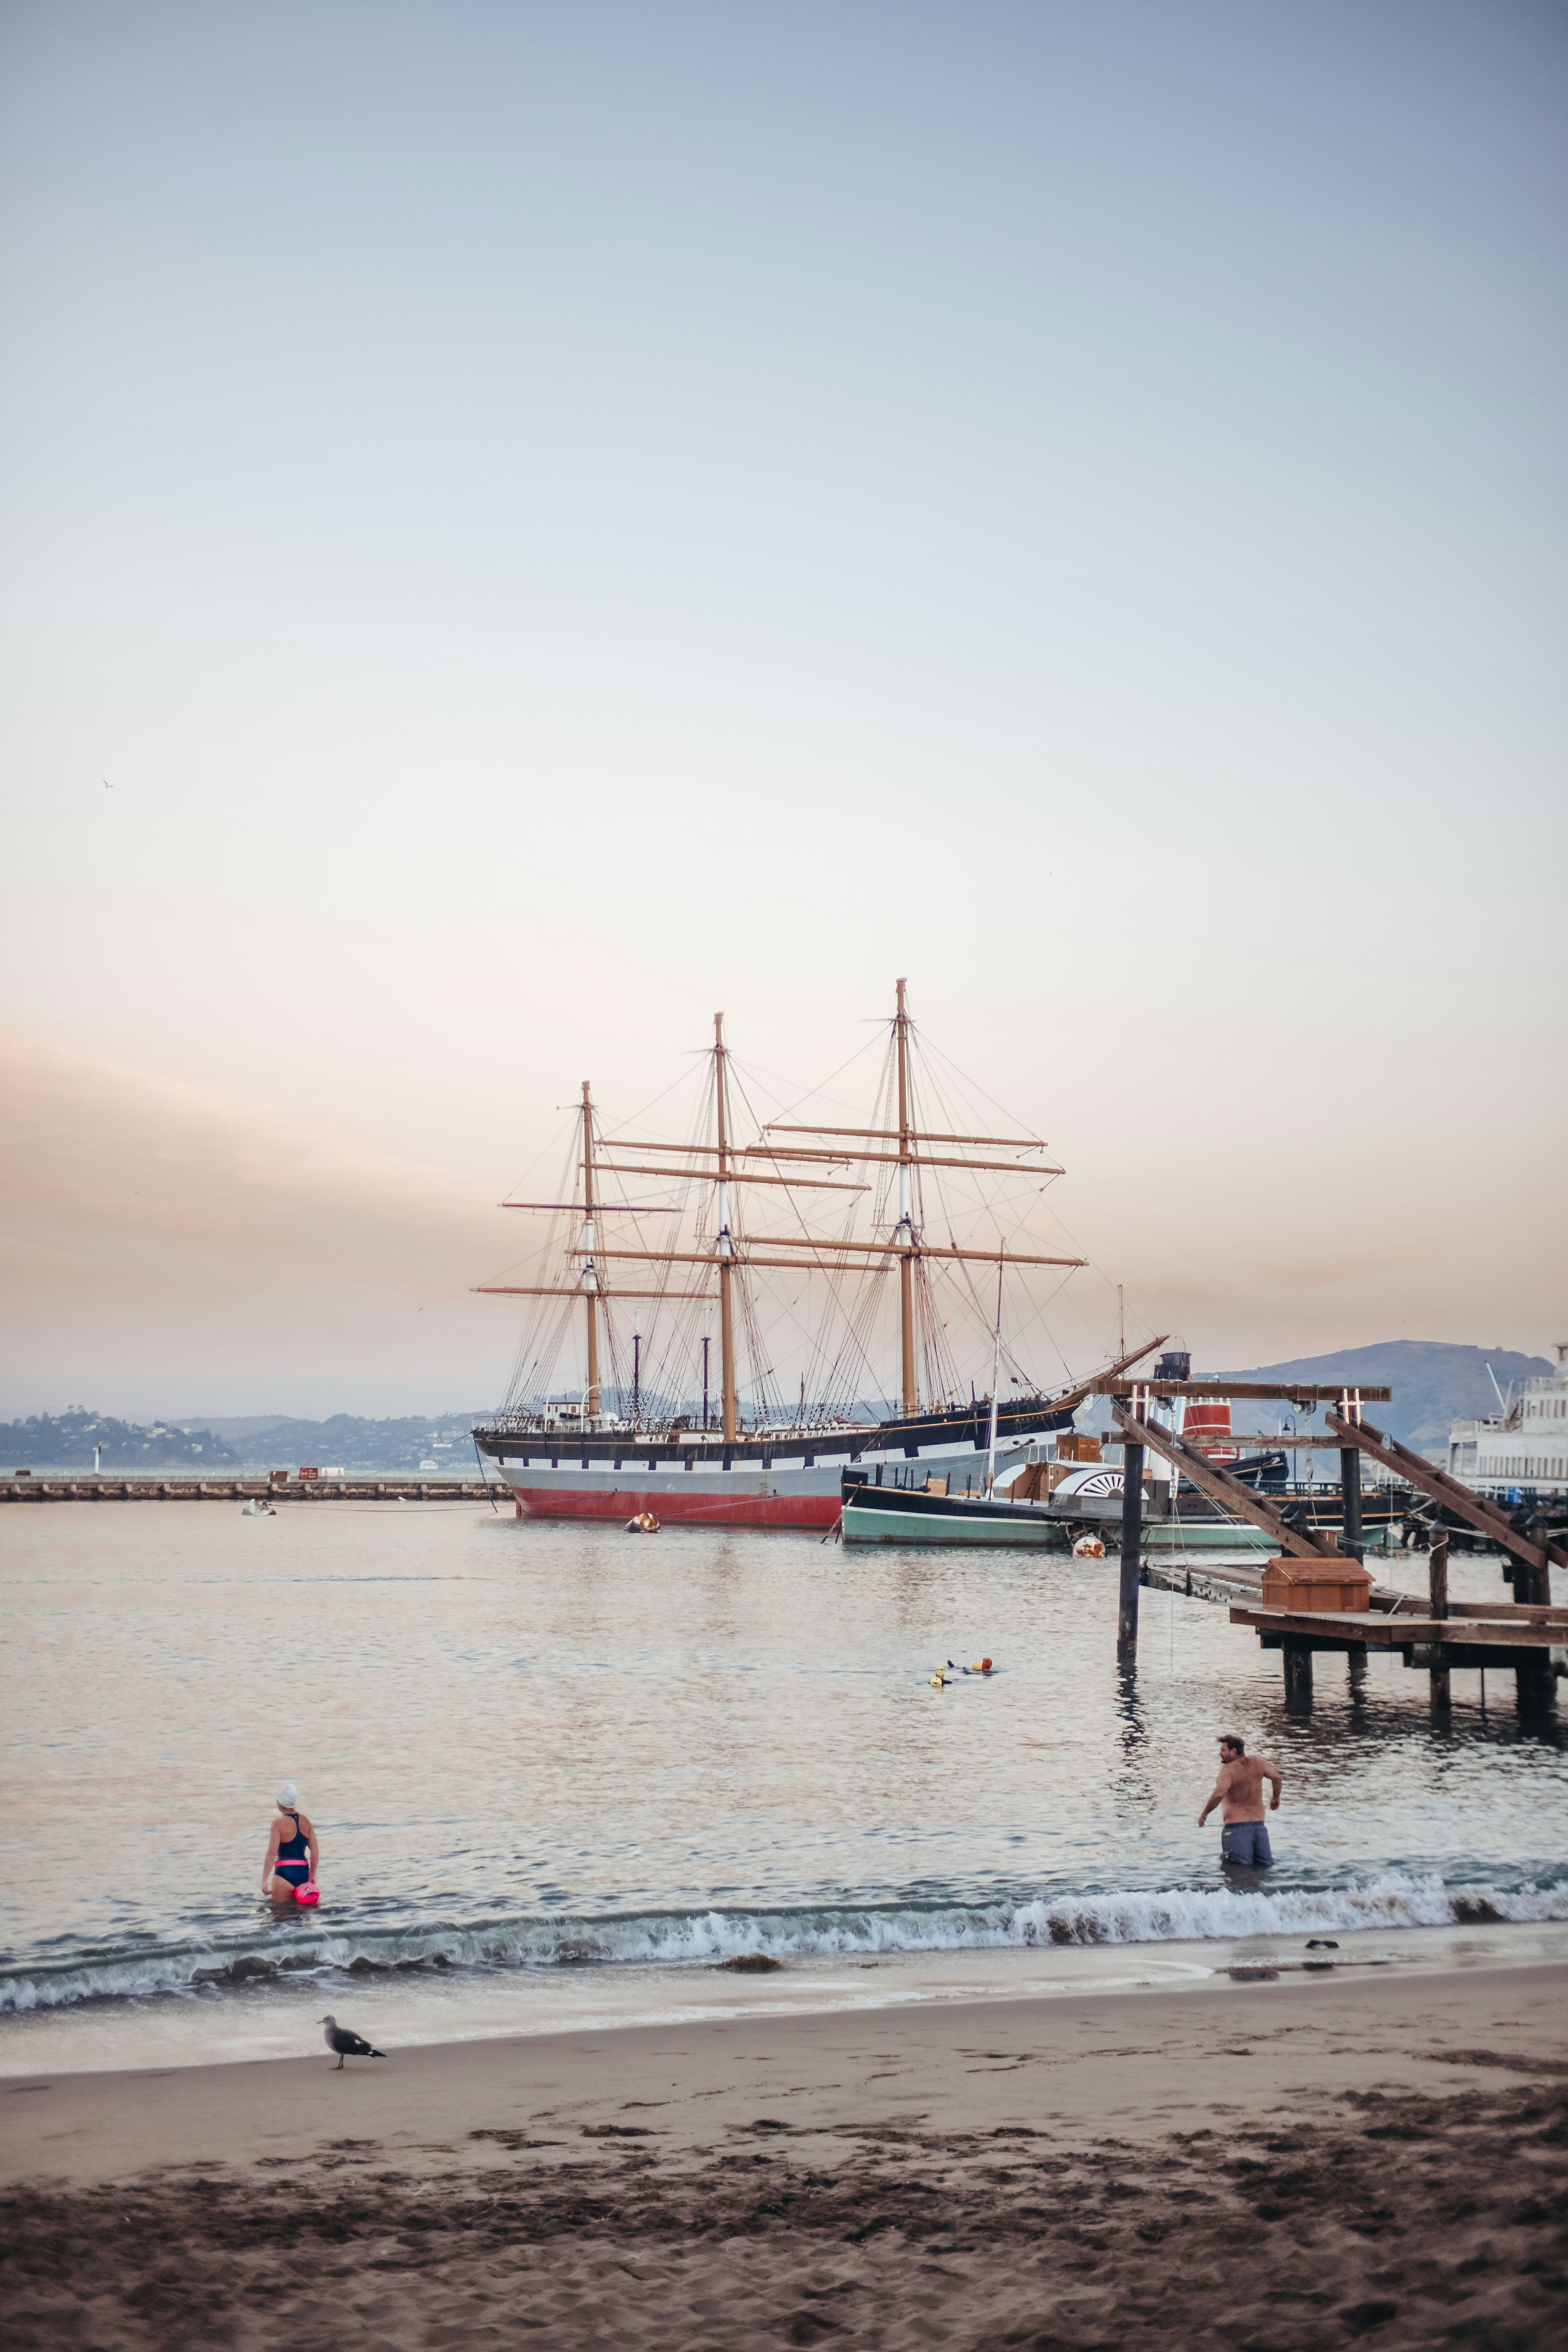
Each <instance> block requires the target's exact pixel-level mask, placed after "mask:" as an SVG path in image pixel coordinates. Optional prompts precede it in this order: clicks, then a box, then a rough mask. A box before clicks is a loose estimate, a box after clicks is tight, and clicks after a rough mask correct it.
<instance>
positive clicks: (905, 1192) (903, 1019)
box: [893, 980, 920, 1412]
mask: <svg viewBox="0 0 1568 2352" xmlns="http://www.w3.org/2000/svg"><path fill="white" fill-rule="evenodd" d="M909 1025H910V1016H909V1014H908V1013H906V1012H905V1010H904V982H902V981H901V980H900V982H899V1009H898V1012H897V1013H896V1014H895V1015H894V1019H893V1028H894V1032H895V1034H896V1035H897V1037H898V1042H899V1227H898V1232H897V1234H895V1235H894V1239H895V1240H896V1241H897V1243H898V1244H899V1335H900V1342H901V1346H900V1359H901V1367H902V1372H903V1390H904V1411H905V1412H918V1411H919V1409H920V1399H919V1397H918V1396H917V1395H916V1392H915V1229H914V1226H913V1224H912V1223H911V1222H910V1165H911V1155H910V1072H909Z"/></svg>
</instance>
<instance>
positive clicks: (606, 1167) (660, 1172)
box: [501, 1160, 871, 1217]
mask: <svg viewBox="0 0 1568 2352" xmlns="http://www.w3.org/2000/svg"><path fill="white" fill-rule="evenodd" d="M594 1165H595V1168H596V1169H597V1170H598V1171H599V1173H600V1175H601V1176H662V1177H663V1178H664V1179H665V1180H666V1181H667V1182H669V1183H676V1184H717V1182H718V1181H719V1177H718V1172H717V1171H716V1170H714V1169H711V1168H638V1167H635V1166H633V1167H627V1166H626V1165H625V1164H624V1163H622V1162H621V1161H619V1160H595V1162H594ZM724 1181H725V1183H726V1184H788V1185H790V1186H792V1187H793V1188H794V1190H795V1191H796V1192H869V1191H870V1189H871V1187H870V1186H869V1184H847V1183H846V1182H845V1181H844V1179H843V1178H842V1177H841V1176H764V1175H763V1174H762V1172H761V1171H760V1170H759V1171H758V1172H757V1174H756V1175H754V1176H753V1175H752V1174H751V1173H750V1172H749V1171H747V1170H745V1169H743V1168H730V1169H726V1171H725V1172H724ZM521 1205H522V1204H521V1202H516V1203H514V1202H510V1201H503V1202H501V1206H502V1208H503V1209H510V1208H511V1207H513V1206H518V1207H521ZM601 1205H602V1204H601ZM635 1213H636V1214H637V1215H638V1216H656V1217H668V1216H677V1215H679V1210H674V1209H639V1210H637V1212H635Z"/></svg>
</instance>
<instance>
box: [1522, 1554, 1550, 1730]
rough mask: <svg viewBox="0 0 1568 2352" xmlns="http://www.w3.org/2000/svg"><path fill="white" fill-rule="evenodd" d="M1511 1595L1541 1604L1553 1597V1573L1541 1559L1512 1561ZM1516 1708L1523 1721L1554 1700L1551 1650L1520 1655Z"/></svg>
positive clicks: (1540, 1713)
mask: <svg viewBox="0 0 1568 2352" xmlns="http://www.w3.org/2000/svg"><path fill="white" fill-rule="evenodd" d="M1513 1597H1514V1601H1515V1602H1516V1603H1518V1602H1520V1601H1525V1602H1528V1603H1530V1604H1531V1605H1532V1606H1534V1607H1536V1608H1541V1607H1545V1606H1547V1605H1549V1604H1550V1602H1551V1600H1552V1575H1551V1570H1549V1569H1548V1568H1547V1567H1546V1566H1545V1564H1544V1562H1543V1563H1542V1566H1541V1567H1540V1568H1533V1567H1531V1566H1530V1565H1529V1564H1528V1563H1527V1562H1526V1561H1524V1560H1522V1559H1516V1560H1515V1561H1514V1563H1513ZM1514 1688H1515V1694H1516V1697H1517V1700H1518V1705H1519V1712H1520V1714H1521V1717H1523V1718H1524V1719H1525V1720H1526V1721H1531V1720H1534V1719H1535V1718H1537V1717H1541V1716H1543V1715H1549V1714H1550V1713H1551V1712H1552V1709H1553V1707H1554V1706H1556V1703H1557V1675H1556V1671H1555V1669H1554V1668H1553V1666H1552V1653H1551V1652H1550V1650H1532V1651H1531V1654H1530V1655H1529V1656H1528V1657H1526V1658H1521V1661H1520V1664H1519V1665H1518V1668H1517V1669H1516V1671H1515V1675H1514Z"/></svg>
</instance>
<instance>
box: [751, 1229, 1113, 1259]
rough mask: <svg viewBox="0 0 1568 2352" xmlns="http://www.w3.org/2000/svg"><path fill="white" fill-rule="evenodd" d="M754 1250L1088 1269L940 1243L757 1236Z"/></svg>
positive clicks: (779, 1235) (996, 1251)
mask: <svg viewBox="0 0 1568 2352" xmlns="http://www.w3.org/2000/svg"><path fill="white" fill-rule="evenodd" d="M753 1246H754V1247H755V1248H757V1249H814V1250H854V1251H855V1252H856V1253H857V1254H858V1255H862V1256H869V1257H904V1256H909V1257H967V1258H976V1259H978V1260H979V1262H980V1263H981V1264H982V1265H1001V1264H1002V1262H1003V1261H1004V1259H1005V1261H1006V1263H1007V1264H1008V1265H1088V1264H1089V1260H1088V1259H1087V1258H1082V1257H1026V1256H1025V1255H1023V1253H1022V1251H1018V1252H1014V1251H1012V1250H964V1249H947V1248H944V1247H943V1246H942V1244H941V1243H926V1242H921V1244H920V1246H919V1248H918V1249H913V1250H909V1251H906V1250H905V1248H904V1246H903V1244H901V1243H900V1242H816V1241H811V1240H809V1239H805V1240H802V1239H799V1238H797V1237H796V1236H795V1235H794V1234H758V1235H757V1236H756V1239H755V1242H754V1244H753Z"/></svg>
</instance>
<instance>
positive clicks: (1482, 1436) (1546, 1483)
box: [1447, 1340, 1568, 1503]
mask: <svg viewBox="0 0 1568 2352" xmlns="http://www.w3.org/2000/svg"><path fill="white" fill-rule="evenodd" d="M1565 1359H1568V1340H1559V1341H1558V1343H1557V1364H1556V1368H1555V1370H1552V1371H1551V1372H1549V1373H1548V1374H1547V1375H1546V1376H1545V1377H1544V1378H1543V1379H1541V1380H1533V1381H1525V1383H1524V1386H1523V1387H1522V1388H1521V1391H1519V1393H1518V1395H1517V1396H1515V1395H1514V1394H1513V1393H1512V1392H1511V1390H1510V1394H1509V1395H1508V1396H1506V1397H1505V1396H1503V1395H1502V1394H1501V1393H1499V1396H1498V1405H1499V1408H1500V1410H1499V1411H1498V1412H1497V1413H1496V1414H1495V1415H1494V1416H1493V1417H1492V1418H1491V1419H1490V1420H1487V1421H1456V1422H1455V1423H1453V1425H1452V1427H1451V1428H1450V1430H1449V1432H1448V1465H1447V1466H1448V1475H1449V1476H1450V1477H1453V1478H1461V1479H1463V1481H1464V1483H1465V1485H1466V1486H1474V1487H1475V1488H1476V1489H1477V1491H1478V1492H1479V1493H1480V1494H1483V1495H1489V1496H1491V1497H1492V1499H1493V1500H1494V1501H1496V1502H1502V1503H1519V1502H1522V1501H1523V1500H1524V1498H1525V1496H1527V1495H1528V1496H1532V1497H1536V1498H1539V1497H1541V1496H1548V1495H1551V1496H1564V1495H1568V1360H1565ZM1488 1370H1490V1367H1488ZM1492 1386H1493V1387H1494V1388H1496V1387H1497V1381H1496V1380H1495V1378H1494V1379H1493V1381H1492Z"/></svg>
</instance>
